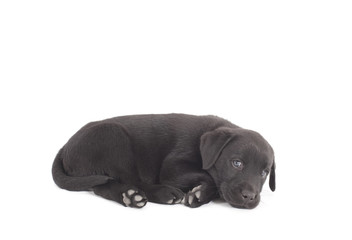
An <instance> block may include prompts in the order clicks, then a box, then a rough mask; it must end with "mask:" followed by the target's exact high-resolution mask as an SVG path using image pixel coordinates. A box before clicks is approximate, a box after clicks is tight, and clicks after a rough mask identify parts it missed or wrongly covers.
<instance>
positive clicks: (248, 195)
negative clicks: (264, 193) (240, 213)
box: [241, 190, 257, 201]
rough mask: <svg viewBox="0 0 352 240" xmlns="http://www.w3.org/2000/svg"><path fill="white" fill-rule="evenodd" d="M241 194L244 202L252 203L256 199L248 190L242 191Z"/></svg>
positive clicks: (255, 195)
mask: <svg viewBox="0 0 352 240" xmlns="http://www.w3.org/2000/svg"><path fill="white" fill-rule="evenodd" d="M241 194H242V198H243V199H244V200H245V201H253V200H254V199H255V198H256V197H257V194H255V193H254V192H251V191H248V190H242V192H241Z"/></svg>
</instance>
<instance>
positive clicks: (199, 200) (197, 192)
mask: <svg viewBox="0 0 352 240" xmlns="http://www.w3.org/2000/svg"><path fill="white" fill-rule="evenodd" d="M203 190H204V187H203V185H199V186H197V187H195V188H193V189H192V190H191V191H189V192H188V193H187V194H186V196H185V198H184V199H183V201H182V203H184V204H185V205H186V206H188V207H191V208H195V207H199V206H201V205H203V204H204V203H207V202H206V201H204V200H205V198H204V191H203Z"/></svg>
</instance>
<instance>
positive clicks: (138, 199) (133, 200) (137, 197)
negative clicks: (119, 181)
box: [122, 189, 147, 208]
mask: <svg viewBox="0 0 352 240" xmlns="http://www.w3.org/2000/svg"><path fill="white" fill-rule="evenodd" d="M122 201H123V203H124V204H125V206H126V207H137V208H141V207H144V205H145V204H146V203H147V198H146V197H145V196H144V194H142V193H139V192H138V191H137V190H134V189H129V190H127V191H126V192H124V193H122Z"/></svg>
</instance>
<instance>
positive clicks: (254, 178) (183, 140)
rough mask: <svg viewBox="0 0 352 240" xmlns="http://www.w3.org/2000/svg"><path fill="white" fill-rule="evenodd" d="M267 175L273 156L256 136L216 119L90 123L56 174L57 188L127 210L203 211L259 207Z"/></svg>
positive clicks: (61, 156) (62, 156)
mask: <svg viewBox="0 0 352 240" xmlns="http://www.w3.org/2000/svg"><path fill="white" fill-rule="evenodd" d="M269 173H270V177H269V178H270V179H269V186H270V188H271V190H272V191H274V190H275V162H274V152H273V149H272V148H271V146H270V145H269V144H268V142H267V141H266V140H265V139H264V138H263V137H262V136H261V135H260V134H258V133H257V132H254V131H251V130H246V129H243V128H240V127H238V126H236V125H234V124H232V123H231V122H229V121H227V120H224V119H222V118H219V117H215V116H193V115H185V114H164V115H158V114H156V115H134V116H122V117H116V118H111V119H106V120H103V121H97V122H91V123H88V124H87V125H85V126H84V127H83V128H81V129H80V130H79V131H78V132H77V133H76V134H75V135H73V136H72V137H71V138H70V139H69V141H68V142H67V143H66V144H65V145H64V146H63V147H62V148H61V150H60V151H59V153H58V154H57V156H56V158H55V160H54V163H53V168H52V174H53V179H54V181H55V183H56V184H57V185H58V186H59V187H61V188H64V189H67V190H71V191H83V190H93V191H94V193H95V194H97V195H100V196H102V197H104V198H106V199H110V200H113V201H116V202H118V203H121V204H123V205H124V206H129V207H137V208H141V207H143V206H144V205H145V204H146V203H147V201H150V202H155V203H162V204H176V203H181V202H182V203H184V204H185V205H186V206H189V207H199V206H201V205H203V204H205V203H208V202H209V201H211V200H213V199H216V198H219V197H220V198H222V199H224V200H225V201H227V202H228V203H229V204H231V205H232V206H234V207H239V208H249V209H251V208H254V207H256V206H257V205H258V203H259V201H260V192H261V190H262V187H263V184H264V182H265V180H266V178H267V176H268V175H269Z"/></svg>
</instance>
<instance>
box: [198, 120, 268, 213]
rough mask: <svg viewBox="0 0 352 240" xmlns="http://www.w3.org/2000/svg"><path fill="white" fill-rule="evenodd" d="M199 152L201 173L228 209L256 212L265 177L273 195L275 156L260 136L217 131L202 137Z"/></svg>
mask: <svg viewBox="0 0 352 240" xmlns="http://www.w3.org/2000/svg"><path fill="white" fill-rule="evenodd" d="M200 150H201V155H202V161H203V169H204V170H207V171H208V172H209V174H210V175H211V176H212V177H213V179H214V181H215V183H216V185H217V188H218V191H219V194H220V196H221V197H222V198H223V199H224V200H225V201H227V202H228V203H229V204H231V206H233V207H239V208H249V209H251V208H255V207H256V206H257V205H258V204H259V201H260V192H261V190H262V187H263V184H264V182H265V180H266V178H267V176H268V175H270V177H269V178H270V179H269V186H270V189H271V190H272V191H275V161H274V152H273V149H272V148H271V146H270V145H269V143H268V142H267V141H266V140H265V139H264V138H263V137H262V136H261V135H260V134H259V133H257V132H254V131H251V130H246V129H242V128H236V129H231V128H225V127H222V128H218V129H216V130H214V131H211V132H207V133H205V134H204V135H203V136H202V137H201V144H200Z"/></svg>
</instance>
